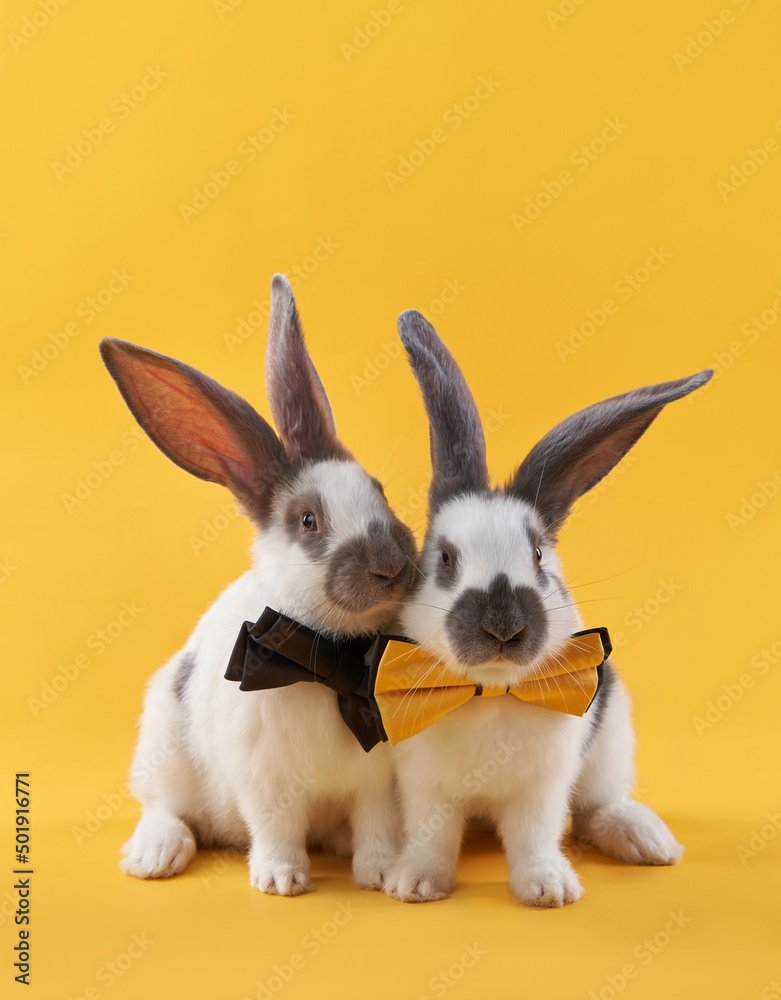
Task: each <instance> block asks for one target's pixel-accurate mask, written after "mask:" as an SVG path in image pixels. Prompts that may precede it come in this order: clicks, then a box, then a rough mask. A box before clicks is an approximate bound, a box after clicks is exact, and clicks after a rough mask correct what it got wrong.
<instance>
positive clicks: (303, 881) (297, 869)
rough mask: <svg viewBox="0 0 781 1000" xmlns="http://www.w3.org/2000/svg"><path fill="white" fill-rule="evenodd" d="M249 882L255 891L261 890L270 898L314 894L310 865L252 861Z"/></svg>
mask: <svg viewBox="0 0 781 1000" xmlns="http://www.w3.org/2000/svg"><path fill="white" fill-rule="evenodd" d="M249 880H250V885H251V886H252V888H253V889H260V891H261V892H267V893H268V894H269V895H270V896H300V895H301V894H302V893H304V892H314V889H315V887H314V885H313V884H312V881H311V880H310V878H309V865H308V863H306V862H304V863H301V864H289V863H286V862H281V861H276V862H275V861H265V862H257V861H252V860H250V868H249Z"/></svg>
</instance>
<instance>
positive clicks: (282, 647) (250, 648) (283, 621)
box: [225, 608, 388, 751]
mask: <svg viewBox="0 0 781 1000" xmlns="http://www.w3.org/2000/svg"><path fill="white" fill-rule="evenodd" d="M387 642H388V638H387V637H385V636H381V637H377V638H371V639H346V640H345V639H329V638H327V637H326V636H324V635H322V634H321V633H320V632H315V630H314V629H311V628H308V627H307V626H306V625H302V624H301V623H300V622H297V621H295V620H294V619H292V618H288V617H287V616H286V615H283V614H280V613H279V612H278V611H273V610H272V609H271V608H266V610H265V611H264V612H263V614H262V615H261V616H260V618H258V620H257V621H256V622H255V624H254V625H253V624H252V622H244V624H243V625H242V627H241V631H240V632H239V636H238V638H237V640H236V645H235V646H234V647H233V652H232V653H231V657H230V661H229V662H228V669H227V670H226V671H225V677H226V678H227V679H228V680H229V681H239V687H240V688H241V690H242V691H261V690H266V689H268V688H278V687H287V686H288V685H289V684H296V683H298V682H299V681H317V682H318V683H319V684H325V685H326V687H329V688H331V689H332V690H333V691H336V693H337V695H338V701H339V711H340V712H341V715H342V718H343V719H344V721H345V724H346V725H347V727H348V728H349V729H350V731H351V732H352V733H353V734H354V736H355V738H356V739H357V740H358V742H359V743H360V744H361V746H362V747H363V749H364V750H366V751H369V750H371V749H372V747H374V746H375V745H376V744H377V743H379V742H380V741H384V740H386V739H387V737H386V735H385V730H384V729H383V726H382V720H381V719H380V716H379V712H378V711H377V709H376V707H375V706H374V699H373V698H371V697H370V695H369V690H370V686H369V685H370V676H371V673H372V664H373V663H376V662H378V660H379V657H380V656H381V655H382V651H383V650H384V648H385V646H386V645H387ZM372 647H374V648H372ZM370 652H371V655H370V656H367V654H369V653H370ZM367 659H368V661H369V662H368V663H367V662H366V661H367Z"/></svg>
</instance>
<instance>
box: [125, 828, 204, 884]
mask: <svg viewBox="0 0 781 1000" xmlns="http://www.w3.org/2000/svg"><path fill="white" fill-rule="evenodd" d="M195 851H196V844H195V837H194V836H193V834H192V831H191V830H190V828H189V827H188V826H187V825H186V824H185V823H183V822H182V820H180V819H179V818H178V817H177V816H172V815H170V814H168V813H153V814H149V815H146V816H142V817H141V820H140V821H139V824H138V826H137V827H136V829H135V832H134V833H133V836H132V837H131V838H130V840H128V842H127V843H126V844H125V845H124V847H123V848H122V861H120V863H119V867H120V868H121V869H122V871H123V872H125V874H126V875H133V876H134V877H135V878H169V877H170V876H172V875H178V874H179V873H180V872H183V871H184V870H185V868H186V867H187V865H188V864H189V863H190V861H191V860H192V858H193V855H194V854H195Z"/></svg>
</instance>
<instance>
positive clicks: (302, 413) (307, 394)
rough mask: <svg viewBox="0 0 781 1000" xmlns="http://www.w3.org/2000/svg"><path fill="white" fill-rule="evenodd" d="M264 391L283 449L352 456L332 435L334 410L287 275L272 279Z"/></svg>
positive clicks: (308, 455)
mask: <svg viewBox="0 0 781 1000" xmlns="http://www.w3.org/2000/svg"><path fill="white" fill-rule="evenodd" d="M266 391H267V393H268V399H269V403H270V405H271V413H272V416H273V417H274V423H275V424H276V427H277V431H278V432H279V436H280V438H281V439H282V443H283V444H284V446H285V448H286V449H287V451H288V453H289V454H291V455H294V456H301V457H303V458H318V459H322V458H347V459H349V458H351V457H352V456H351V455H350V452H349V451H348V450H347V449H346V448H345V447H344V445H343V444H342V443H341V441H340V440H339V438H338V437H337V435H336V426H335V424H334V417H333V413H332V412H331V406H330V404H329V402H328V397H327V396H326V394H325V389H324V388H323V383H322V382H321V381H320V376H319V375H318V374H317V372H316V370H315V366H314V365H313V364H312V359H311V358H310V357H309V352H308V351H307V349H306V344H305V343H304V334H303V331H302V329H301V323H300V321H299V318H298V310H297V309H296V300H295V299H294V298H293V290H292V288H291V287H290V284H289V282H288V280H287V278H286V277H285V276H284V275H282V274H275V275H274V277H273V278H272V280H271V316H270V317H269V327H268V344H267V346H266Z"/></svg>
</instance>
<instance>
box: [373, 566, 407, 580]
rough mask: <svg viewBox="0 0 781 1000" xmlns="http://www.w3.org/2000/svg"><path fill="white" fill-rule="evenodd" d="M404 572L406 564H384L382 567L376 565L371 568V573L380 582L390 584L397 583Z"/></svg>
mask: <svg viewBox="0 0 781 1000" xmlns="http://www.w3.org/2000/svg"><path fill="white" fill-rule="evenodd" d="M403 572H404V563H403V562H401V561H398V562H390V561H389V562H383V563H382V564H381V565H379V564H377V563H375V564H374V565H373V566H369V573H371V575H372V576H373V577H375V578H376V579H378V580H388V581H389V582H390V583H396V582H397V581H398V579H399V577H400V576H401V574H402V573H403Z"/></svg>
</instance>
